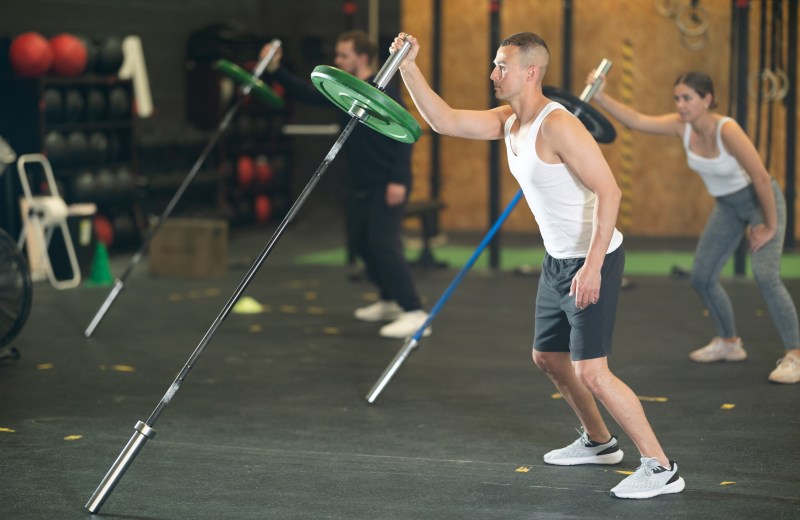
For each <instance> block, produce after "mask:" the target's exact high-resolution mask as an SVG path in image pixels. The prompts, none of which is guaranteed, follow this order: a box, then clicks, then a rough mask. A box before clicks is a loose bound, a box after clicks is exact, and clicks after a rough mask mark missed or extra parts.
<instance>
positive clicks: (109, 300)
mask: <svg viewBox="0 0 800 520" xmlns="http://www.w3.org/2000/svg"><path fill="white" fill-rule="evenodd" d="M271 45H272V47H271V48H270V51H269V52H268V53H267V55H266V56H264V58H263V59H262V60H261V61H260V62H259V63H258V65H257V66H256V69H255V72H253V79H257V78H258V77H259V76H260V75H261V73H263V72H264V69H266V67H267V65H268V64H269V62H270V61H272V58H274V57H275V53H276V52H277V51H278V48H279V47H280V40H272V43H271ZM251 88H252V86H251V85H246V86H245V87H244V88H243V89H242V93H243V94H244V95H247V94H248V93H249V92H250V90H251ZM243 100H244V97H239V98H238V99H237V100H236V101H235V102H234V103H233V105H231V107H230V108H229V109H228V111H227V112H226V113H225V115H224V116H223V117H222V121H221V122H220V124H219V126H218V127H217V131H216V132H214V135H213V136H211V139H210V140H209V141H208V143H206V146H205V148H204V149H203V151H202V152H201V153H200V156H199V157H198V158H197V160H196V161H195V163H194V165H192V169H191V170H189V173H188V174H187V175H186V177H185V178H184V179H183V182H182V183H181V185H180V186H179V187H178V190H177V191H176V192H175V194H174V195H173V196H172V199H170V201H169V203H168V204H167V207H166V208H165V209H164V211H163V213H161V215H160V216H159V217H158V220H157V221H156V223H155V225H154V226H153V227H152V228H151V229H150V230H149V231H148V232H147V235H146V236H145V238H144V240H143V241H142V245H141V246H140V247H139V251H137V252H136V254H134V255H133V257H132V258H131V260H130V262H129V263H128V266H127V267H126V268H125V271H123V273H122V276H120V277H119V278H117V279H116V281H115V282H114V287H113V288H112V289H111V292H109V293H108V296H106V299H105V300H104V301H103V303H102V304H101V305H100V308H99V309H98V310H97V312H96V313H95V315H94V317H93V318H92V321H91V322H90V323H89V326H88V327H86V330H85V331H84V332H83V335H84V336H86V337H87V338H90V337H91V336H92V334H93V333H94V331H95V329H96V328H97V326H98V325H100V322H101V321H102V320H103V317H105V315H106V313H107V312H108V310H109V309H110V308H111V304H113V303H114V300H116V299H117V296H119V294H120V293H121V292H122V289H124V288H125V282H126V281H127V280H128V277H129V276H130V275H131V274H132V273H133V270H134V269H135V268H136V266H137V265H138V264H139V262H140V261H141V260H142V258H143V257H144V255H145V254H147V250H148V249H149V248H150V242H151V241H152V239H153V237H154V236H155V235H156V234H157V233H158V231H159V230H160V229H161V226H162V225H163V224H164V222H166V220H167V219H168V218H169V216H170V214H172V211H173V210H174V209H175V206H176V205H177V204H178V201H180V200H181V197H183V194H184V192H185V191H186V189H187V188H188V187H189V185H190V184H191V183H192V181H193V180H194V178H195V176H196V175H197V172H199V171H200V167H201V166H203V163H205V162H206V158H207V157H208V154H209V153H211V150H212V149H213V148H214V146H216V144H217V141H218V140H219V138H220V136H221V135H222V134H223V133H224V132H225V130H227V129H228V126H230V123H231V121H232V120H233V116H234V115H235V114H236V112H237V111H238V110H239V107H240V106H241V104H242V101H243Z"/></svg>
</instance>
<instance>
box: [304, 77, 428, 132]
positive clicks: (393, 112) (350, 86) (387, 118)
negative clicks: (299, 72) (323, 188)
mask: <svg viewBox="0 0 800 520" xmlns="http://www.w3.org/2000/svg"><path fill="white" fill-rule="evenodd" d="M311 81H312V82H313V83H314V86H316V87H317V89H319V91H320V92H322V93H323V94H324V95H325V97H326V98H328V99H329V100H331V101H332V102H333V104H334V105H336V106H338V107H339V108H341V109H342V110H344V111H345V112H348V113H349V112H350V109H351V108H352V107H353V104H357V105H359V106H360V107H361V108H363V109H364V110H365V111H366V113H367V114H368V117H367V118H365V119H362V120H361V121H362V122H363V123H364V124H365V125H367V126H368V127H370V128H372V129H373V130H375V131H376V132H378V133H380V134H383V135H385V136H386V137H391V138H392V139H395V140H397V141H402V142H404V143H414V142H416V141H417V140H418V139H419V138H420V136H421V135H422V128H420V126H419V123H417V121H416V120H415V119H414V118H413V117H412V116H411V114H409V113H408V112H407V111H406V109H404V108H403V107H402V106H400V104H399V103H398V102H397V101H395V100H394V99H392V98H390V97H389V96H388V95H386V94H385V93H383V92H381V91H380V90H378V89H377V88H375V87H373V86H372V85H370V84H369V83H367V82H365V81H361V80H360V79H358V78H356V77H355V76H353V75H351V74H348V73H346V72H344V71H343V70H340V69H337V68H336V67H329V66H328V65H319V66H317V67H316V68H315V69H314V71H313V72H312V73H311Z"/></svg>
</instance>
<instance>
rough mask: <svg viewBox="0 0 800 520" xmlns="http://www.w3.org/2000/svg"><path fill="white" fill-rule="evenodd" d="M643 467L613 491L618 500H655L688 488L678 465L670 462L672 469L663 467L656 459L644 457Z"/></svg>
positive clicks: (613, 495)
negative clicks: (654, 498) (679, 472)
mask: <svg viewBox="0 0 800 520" xmlns="http://www.w3.org/2000/svg"><path fill="white" fill-rule="evenodd" d="M641 463H642V464H641V466H639V469H637V470H636V471H635V472H634V473H633V474H632V475H630V476H629V477H627V478H625V479H624V480H623V481H622V482H620V483H619V484H617V485H616V486H614V487H613V488H612V489H611V496H612V497H617V498H653V497H655V496H658V495H667V494H670V493H680V492H681V491H683V488H684V487H686V483H685V482H684V480H683V478H682V477H681V476H680V475H678V464H677V463H676V462H675V461H674V460H671V461H670V467H669V468H665V467H663V466H661V465H660V464H659V463H658V461H657V460H656V459H653V458H648V457H642V458H641Z"/></svg>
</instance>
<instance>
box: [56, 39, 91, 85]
mask: <svg viewBox="0 0 800 520" xmlns="http://www.w3.org/2000/svg"><path fill="white" fill-rule="evenodd" d="M50 47H52V49H53V67H52V71H53V72H54V73H55V74H58V75H61V76H80V75H81V74H83V72H84V71H85V70H86V62H87V60H88V57H89V53H88V52H87V51H86V46H85V45H84V44H83V42H82V41H81V40H79V39H78V38H77V37H75V36H73V35H71V34H66V33H63V34H59V35H57V36H53V37H52V38H51V39H50Z"/></svg>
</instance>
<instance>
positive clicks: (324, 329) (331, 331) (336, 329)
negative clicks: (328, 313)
mask: <svg viewBox="0 0 800 520" xmlns="http://www.w3.org/2000/svg"><path fill="white" fill-rule="evenodd" d="M322 333H323V334H330V335H334V334H339V327H322Z"/></svg>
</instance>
